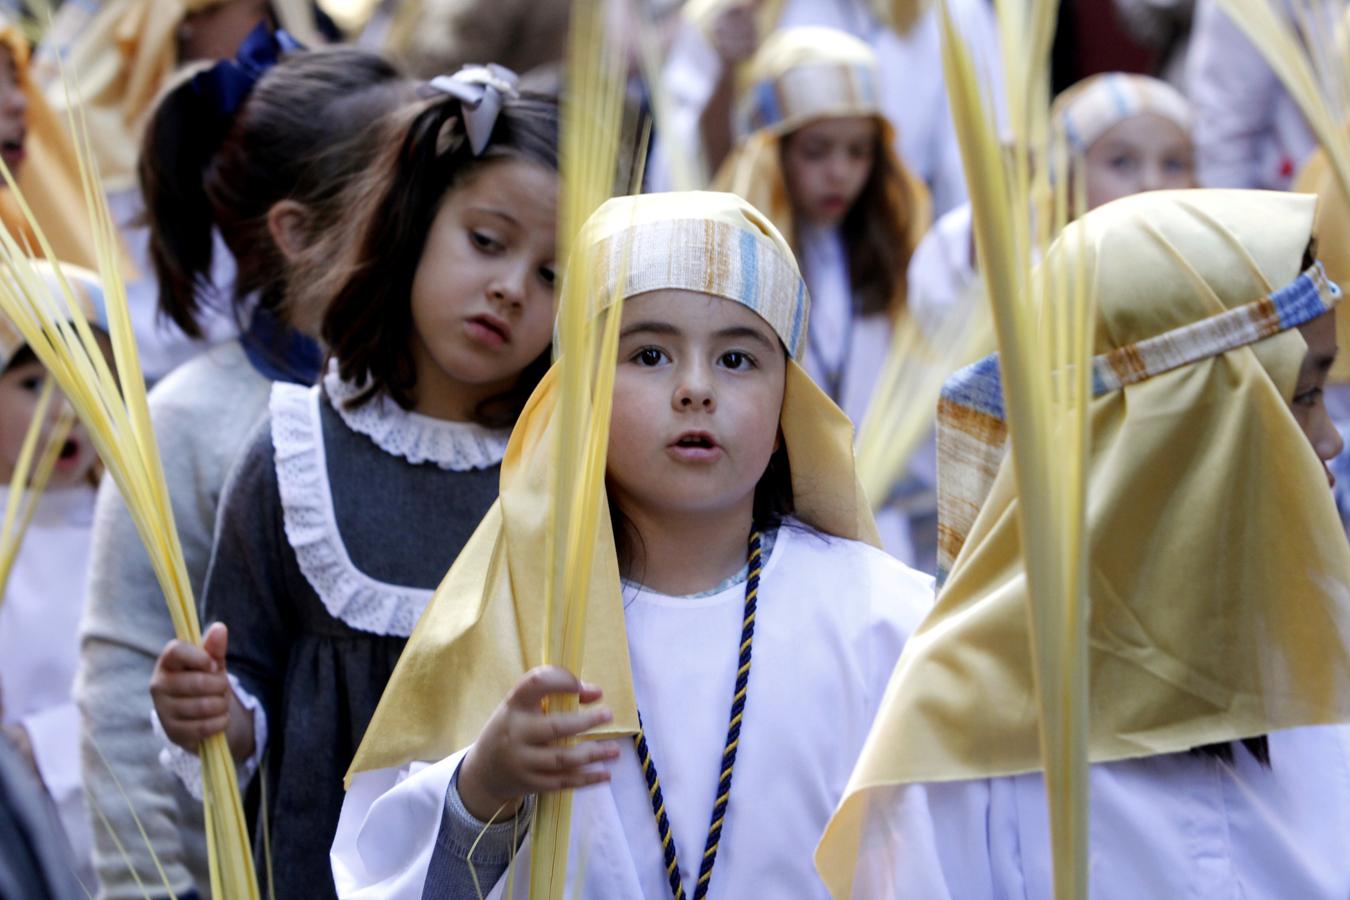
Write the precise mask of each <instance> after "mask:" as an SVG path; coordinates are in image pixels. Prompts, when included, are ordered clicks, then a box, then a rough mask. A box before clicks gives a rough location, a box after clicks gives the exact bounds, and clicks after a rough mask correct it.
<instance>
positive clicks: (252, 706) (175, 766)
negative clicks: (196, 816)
mask: <svg viewBox="0 0 1350 900" xmlns="http://www.w3.org/2000/svg"><path fill="white" fill-rule="evenodd" d="M228 677H229V679H230V687H231V688H232V689H233V690H234V695H235V696H236V697H238V698H239V703H240V704H241V705H242V706H243V707H244V709H246V710H248V711H249V713H250V714H252V716H253V752H252V753H251V754H249V757H248V759H245V760H244V761H242V762H240V763H237V764H236V765H235V770H234V771H235V776H236V777H237V778H238V779H239V789H240V790H241V791H242V790H244V789H245V788H246V787H247V786H248V783H249V781H250V780H251V779H252V778H253V774H254V773H255V772H257V771H258V764H259V763H261V762H262V755H263V751H264V750H266V749H267V712H266V711H265V710H264V709H263V705H262V702H261V701H260V700H258V698H257V697H254V696H253V695H252V694H250V693H249V692H248V691H246V690H244V688H243V686H242V685H240V684H239V679H237V678H235V677H234V676H233V675H229V676H228ZM150 723H151V725H152V727H153V728H154V730H155V735H156V736H157V737H158V738H159V740H160V743H162V744H163V745H164V746H163V748H162V749H161V750H160V751H159V763H160V765H162V766H163V767H164V768H166V769H168V770H169V771H170V772H172V773H173V774H174V775H175V776H176V777H177V778H178V780H179V781H180V782H182V784H183V787H184V788H186V789H187V792H188V793H189V794H191V795H192V796H193V798H195V799H197V800H201V799H202V794H203V791H202V761H201V759H200V757H198V756H197V754H196V753H193V752H191V751H190V750H184V749H183V748H182V747H180V746H178V745H177V744H175V743H174V742H173V741H171V740H169V736H168V735H167V734H165V732H164V726H163V724H161V723H160V721H159V714H158V713H156V712H155V711H154V710H153V709H152V710H151V711H150Z"/></svg>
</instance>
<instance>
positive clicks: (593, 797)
mask: <svg viewBox="0 0 1350 900" xmlns="http://www.w3.org/2000/svg"><path fill="white" fill-rule="evenodd" d="M744 596H745V585H744V584H743V583H742V584H737V585H734V586H732V587H730V588H728V589H726V590H724V591H721V592H719V593H717V594H713V595H711V596H707V597H699V598H675V597H666V596H662V595H659V594H653V593H650V592H646V591H636V592H635V591H629V592H627V594H626V597H625V601H626V608H625V617H626V622H627V631H628V644H629V652H630V654H631V657H632V662H633V684H634V688H635V689H636V692H637V698H638V704H639V707H640V709H641V711H642V716H643V723H644V727H645V730H646V734H647V739H648V744H649V746H650V748H651V752H652V758H653V760H654V761H655V764H656V767H657V770H658V772H659V774H660V779H661V783H662V788H663V792H664V795H665V800H666V809H667V812H668V815H669V817H670V822H671V827H672V832H673V834H674V838H675V843H676V846H677V847H678V850H679V858H680V866H681V871H682V873H683V876H684V883H685V886H686V891H687V892H692V888H693V885H694V879H695V878H696V876H697V871H698V863H699V860H700V857H701V856H702V853H703V846H704V841H705V839H706V836H707V833H708V825H709V818H710V815H711V812H712V807H713V802H714V797H715V793H716V791H715V789H716V787H717V782H718V767H719V763H720V760H721V754H722V748H723V745H724V743H725V741H726V732H727V720H728V714H729V710H730V707H731V696H732V691H733V685H734V680H735V673H736V669H737V661H738V644H739V637H740V633H741V622H742V614H743V606H744ZM931 598H932V582H931V580H930V579H928V578H927V577H925V576H922V575H919V574H918V573H916V572H914V571H912V570H909V569H906V568H905V567H904V566H902V565H900V564H899V563H898V562H896V561H895V560H893V559H891V558H890V557H888V556H886V555H885V554H883V553H881V552H879V551H877V550H875V549H873V548H871V547H867V546H865V545H863V544H859V543H856V542H851V541H842V540H838V539H834V538H827V537H824V536H821V535H820V534H819V533H817V532H813V531H809V530H805V529H801V528H799V527H786V528H784V529H783V530H781V531H780V532H779V534H778V540H777V542H776V544H775V546H774V548H773V553H772V555H771V556H770V558H769V560H768V562H767V563H766V564H765V567H764V572H763V574H762V576H761V581H760V591H759V603H758V614H757V617H756V626H755V637H754V647H753V658H752V664H751V672H750V681H749V694H748V700H747V703H746V708H745V718H744V722H743V726H742V730H741V743H740V746H739V749H738V755H737V758H736V763H735V772H734V775H733V781H732V788H731V800H730V803H729V807H728V812H727V819H726V822H725V824H724V827H723V832H722V839H721V843H720V848H719V850H718V856H717V864H716V867H715V869H714V874H713V877H712V886H711V890H710V893H709V896H710V897H713V898H731V897H781V896H794V897H822V898H823V897H826V896H828V895H827V894H826V891H825V887H824V885H823V884H822V883H821V882H820V880H819V878H818V877H817V876H816V874H815V871H814V868H813V867H812V862H811V854H812V851H813V849H814V847H815V845H816V842H817V841H818V840H819V838H820V835H821V833H822V832H823V830H824V827H825V823H826V822H827V821H828V819H829V817H830V814H831V813H832V812H833V811H834V807H835V804H836V803H837V802H838V800H839V797H840V796H841V794H842V792H843V789H844V785H845V784H846V782H847V780H848V776H849V773H850V772H851V770H852V768H853V764H854V762H855V761H856V758H857V756H858V753H859V752H860V751H861V748H862V743H863V741H864V740H865V739H866V736H867V732H868V730H869V728H870V726H871V723H872V719H873V716H874V715H875V713H876V709H877V706H878V704H879V703H880V701H881V696H882V692H883V691H884V690H885V687H886V683H887V681H888V680H889V676H890V672H891V669H892V668H893V666H894V663H895V660H896V659H897V657H898V656H899V653H900V649H901V647H902V646H903V644H904V641H905V639H906V638H907V637H908V635H909V634H910V633H911V632H912V631H913V629H914V627H915V626H916V625H917V624H918V622H919V620H920V618H921V617H922V615H923V614H924V613H925V612H926V610H927V609H928V607H929V605H930V604H931ZM620 747H621V756H620V758H619V759H618V760H617V761H616V762H615V763H613V764H612V765H611V773H612V781H611V782H610V783H609V784H605V785H598V786H596V787H592V788H587V789H584V790H579V791H577V792H576V793H575V794H574V796H573V805H572V832H571V836H572V842H571V849H570V863H569V866H570V872H571V873H572V874H573V875H575V873H578V872H582V873H583V874H584V879H585V881H584V885H583V886H582V888H581V889H580V891H579V892H577V893H574V894H572V896H576V897H585V898H595V900H600V898H614V897H625V898H641V897H646V898H652V900H665V898H667V897H669V895H670V885H669V882H668V881H667V880H666V877H665V866H664V863H663V861H662V855H661V846H660V842H659V840H658V837H657V828H656V822H655V818H654V816H653V813H652V808H651V801H650V800H649V798H648V794H647V787H646V783H645V781H644V780H643V776H642V772H641V771H640V769H639V767H638V763H637V757H636V753H635V752H634V750H633V747H632V743H631V741H628V740H626V739H624V740H621V741H620ZM461 758H462V753H460V754H455V755H454V756H451V757H449V758H447V759H445V760H442V761H441V762H439V763H437V764H435V765H432V766H429V767H425V768H422V769H421V770H420V771H417V772H416V773H415V774H413V775H411V777H405V774H406V773H401V772H394V771H391V770H382V771H378V772H368V773H363V774H361V775H358V776H357V777H356V779H355V781H354V782H353V785H352V789H351V791H350V792H349V793H348V795H347V800H346V803H345V804H344V806H343V810H342V819H341V821H340V823H339V825H338V832H337V839H336V841H335V843H334V846H333V870H334V877H335V879H336V883H337V885H338V893H339V895H340V896H343V897H371V898H373V897H380V898H403V897H406V898H417V897H421V894H422V888H423V882H424V880H425V878H426V871H427V866H428V864H429V863H430V860H431V853H432V848H433V846H434V843H435V839H436V833H437V829H438V826H439V823H440V820H441V812H442V808H443V806H444V803H445V796H446V790H447V787H448V786H449V784H450V779H451V776H452V775H453V774H454V771H455V769H456V768H457V767H458V765H459V760H460V759H461ZM400 779H402V780H400ZM528 844H529V842H528V839H527V841H526V846H524V847H522V848H521V850H520V852H519V854H518V855H517V860H516V869H515V891H516V894H517V895H518V896H519V897H525V896H526V895H527V894H528V889H529V888H528V885H529V878H528V871H527V870H528V862H527V861H528V859H529V845H528ZM505 880H506V879H503V882H505ZM486 887H487V886H486V885H484V888H486ZM504 890H505V885H504V883H503V884H498V885H497V887H496V889H495V890H494V891H493V893H492V894H491V895H490V896H493V897H500V896H502V892H503V891H504Z"/></svg>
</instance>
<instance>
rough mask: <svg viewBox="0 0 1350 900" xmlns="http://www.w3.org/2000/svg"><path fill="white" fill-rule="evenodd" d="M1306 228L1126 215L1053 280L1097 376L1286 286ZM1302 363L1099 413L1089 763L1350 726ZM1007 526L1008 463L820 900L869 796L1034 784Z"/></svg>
mask: <svg viewBox="0 0 1350 900" xmlns="http://www.w3.org/2000/svg"><path fill="white" fill-rule="evenodd" d="M1314 206H1315V200H1314V198H1312V197H1308V196H1302V195H1295V194H1278V193H1259V192H1242V191H1207V192H1206V191H1183V192H1155V193H1147V194H1140V195H1137V196H1134V197H1129V198H1126V199H1124V200H1120V201H1117V202H1115V203H1111V204H1107V205H1106V206H1103V207H1101V208H1100V209H1098V210H1096V211H1094V212H1092V213H1089V214H1088V215H1086V216H1084V217H1083V218H1081V219H1079V220H1078V221H1077V222H1075V223H1074V224H1072V225H1070V226H1069V228H1068V229H1067V230H1066V233H1065V235H1064V236H1063V237H1061V239H1060V240H1059V241H1058V242H1057V243H1056V244H1055V245H1054V246H1053V247H1052V248H1051V250H1050V253H1049V256H1048V257H1047V263H1049V262H1051V261H1052V260H1055V261H1057V260H1059V259H1062V258H1063V257H1065V256H1066V255H1070V254H1075V252H1076V250H1077V249H1078V248H1080V247H1081V248H1082V250H1083V252H1084V254H1085V258H1084V259H1083V260H1082V262H1083V264H1084V265H1085V266H1086V271H1087V273H1088V278H1089V285H1090V287H1091V289H1092V290H1093V292H1094V294H1095V296H1096V299H1097V303H1098V306H1099V321H1098V324H1097V329H1096V337H1095V349H1096V352H1098V353H1107V352H1110V351H1112V350H1118V349H1119V348H1126V347H1130V346H1132V345H1136V344H1138V343H1140V342H1141V341H1144V340H1146V339H1148V338H1152V337H1155V336H1158V335H1161V334H1163V333H1165V332H1169V331H1172V330H1173V329H1177V328H1181V327H1182V326H1186V325H1188V324H1191V323H1195V322H1198V321H1201V320H1204V319H1207V318H1210V317H1213V316H1215V315H1216V314H1219V313H1223V312H1224V311H1225V310H1227V309H1232V308H1236V307H1240V306H1243V305H1245V304H1249V303H1252V302H1253V301H1256V300H1259V299H1260V298H1261V297H1263V296H1264V295H1267V294H1269V293H1270V292H1271V291H1272V290H1274V289H1276V288H1280V287H1282V286H1284V285H1286V284H1288V283H1289V282H1291V281H1293V280H1294V279H1295V277H1296V276H1297V275H1298V274H1299V267H1300V262H1301V259H1302V256H1303V252H1304V248H1305V246H1306V245H1307V243H1308V239H1309V236H1310V234H1311V233H1312V228H1313V215H1314ZM1080 242H1081V243H1080ZM1069 265H1070V266H1072V265H1073V263H1069ZM1305 350H1306V345H1305V344H1304V342H1303V340H1302V337H1301V336H1300V335H1299V333H1298V332H1297V331H1296V330H1293V329H1288V330H1284V331H1281V332H1280V333H1278V334H1276V335H1275V336H1273V337H1268V338H1266V339H1264V340H1260V341H1258V342H1257V343H1254V344H1251V345H1248V346H1243V347H1239V348H1238V349H1235V350H1232V351H1230V352H1227V353H1224V354H1222V355H1218V356H1212V357H1209V358H1205V359H1203V360H1201V361H1199V362H1195V363H1192V364H1189V365H1183V366H1180V367H1178V368H1174V369H1171V370H1169V371H1166V372H1163V373H1161V374H1157V375H1154V376H1153V377H1150V378H1147V379H1145V380H1142V381H1139V382H1137V383H1134V384H1128V385H1126V386H1125V387H1124V388H1122V389H1120V390H1114V391H1109V392H1107V393H1104V394H1101V395H1100V396H1098V397H1097V398H1096V399H1095V400H1093V401H1092V403H1091V407H1090V416H1091V439H1092V448H1091V453H1090V458H1089V469H1088V476H1087V477H1088V512H1087V517H1088V534H1089V538H1088V540H1089V547H1090V553H1091V560H1090V564H1089V566H1088V569H1089V573H1088V591H1089V596H1090V598H1091V621H1090V623H1089V640H1090V642H1091V646H1090V649H1089V667H1090V672H1091V699H1090V708H1091V711H1092V714H1091V719H1092V721H1091V732H1090V744H1089V748H1090V757H1091V759H1092V761H1094V762H1104V761H1110V760H1118V759H1126V758H1132V757H1142V756H1149V755H1155V754H1161V753H1169V752H1175V751H1182V750H1186V749H1189V748H1191V747H1195V746H1199V745H1203V744H1207V743H1212V742H1219V741H1229V740H1234V739H1238V738H1244V737H1250V736H1254V735H1260V734H1265V733H1267V732H1270V731H1274V730H1279V729H1284V728H1292V727H1297V726H1303V725H1312V724H1319V723H1331V722H1344V721H1350V650H1347V641H1350V589H1348V588H1347V581H1350V547H1348V546H1347V544H1346V541H1345V537H1344V533H1343V532H1342V531H1341V529H1340V523H1339V519H1338V517H1337V515H1336V510H1335V507H1334V505H1333V503H1332V499H1331V494H1330V491H1329V490H1328V489H1327V482H1326V475H1325V473H1324V471H1323V466H1322V464H1321V463H1320V461H1319V460H1318V459H1317V458H1316V455H1315V454H1314V453H1313V450H1312V448H1311V447H1310V446H1309V443H1308V441H1307V439H1306V438H1305V437H1304V435H1303V434H1302V432H1301V431H1300V429H1299V427H1298V425H1297V423H1296V422H1295V420H1294V418H1293V415H1292V414H1291V413H1290V411H1289V407H1288V402H1289V400H1290V398H1291V396H1292V393H1293V389H1294V384H1295V381H1296V378H1297V374H1298V370H1299V366H1300V364H1301V362H1302V358H1303V355H1304V353H1305ZM957 463H958V467H959V463H960V461H959V460H958V461H957ZM1016 504H1017V496H1016V488H1015V484H1014V479H1013V474H1012V471H1011V466H1010V465H1009V461H1008V460H1006V459H1005V461H1004V463H1003V465H1002V466H1001V467H1000V468H999V470H998V472H997V475H996V476H995V478H994V481H993V484H992V485H991V487H990V490H989V494H988V498H987V500H986V501H985V503H984V504H983V506H982V507H981V508H980V510H979V513H978V515H977V517H976V519H975V522H974V526H973V528H972V529H971V532H970V534H969V537H968V539H967V540H966V541H965V543H964V545H963V546H962V547H961V548H960V553H959V556H958V557H957V559H956V564H955V566H954V568H953V570H952V572H951V574H950V576H949V578H948V580H947V582H946V583H945V585H944V587H943V589H942V592H941V594H940V595H939V597H938V602H937V606H936V607H935V608H934V610H933V612H932V613H931V614H930V616H929V617H928V619H927V620H926V621H925V622H924V624H923V625H922V626H921V628H920V629H919V631H918V633H916V634H915V636H914V637H913V638H911V640H910V643H909V644H908V645H907V646H906V650H905V654H904V656H903V657H902V659H901V661H900V663H899V665H898V666H897V668H896V671H895V674H894V675H893V676H892V679H891V684H890V686H889V687H888V689H887V694H886V699H885V701H884V702H883V705H882V710H881V712H880V714H879V716H878V718H877V721H876V724H875V725H874V728H873V732H872V734H871V736H870V738H869V740H868V744H867V747H866V749H865V750H864V753H863V756H862V758H861V760H860V761H859V764H858V767H857V768H856V769H855V771H854V774H853V777H852V779H851V781H850V784H849V788H848V790H847V792H846V795H845V798H844V800H843V802H842V804H841V807H840V809H839V811H838V812H837V813H836V815H835V818H834V820H833V821H832V823H831V826H830V829H829V831H827V833H826V836H825V839H824V840H823V842H822V845H821V847H820V849H819V851H818V853H817V864H818V866H819V867H820V869H821V871H822V872H823V873H824V875H825V877H826V879H827V882H828V883H829V884H830V885H831V888H832V889H833V890H834V891H835V894H836V896H846V895H847V894H848V886H849V883H850V881H851V878H852V875H853V865H854V862H855V861H856V860H857V859H858V851H859V846H860V842H861V841H864V840H865V837H864V836H863V835H862V834H861V829H862V823H863V822H864V821H865V820H866V818H867V805H868V801H869V790H871V789H874V788H882V787H886V786H892V785H898V784H903V783H913V782H927V781H942V780H950V779H964V778H981V777H990V776H1001V775H1011V774H1015V773H1020V772H1029V771H1034V770H1036V769H1038V768H1039V766H1040V749H1039V740H1038V732H1037V721H1038V717H1037V703H1036V699H1035V694H1034V686H1033V681H1032V679H1033V674H1032V672H1033V669H1032V661H1031V655H1030V647H1029V632H1028V626H1027V618H1026V617H1027V598H1026V596H1025V579H1024V573H1023V569H1022V559H1021V553H1020V546H1019V539H1018V527H1017V522H1016V512H1017V509H1016ZM884 795H885V792H880V793H878V795H877V796H878V797H880V796H884Z"/></svg>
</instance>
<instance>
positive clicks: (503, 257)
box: [411, 160, 558, 418]
mask: <svg viewBox="0 0 1350 900" xmlns="http://www.w3.org/2000/svg"><path fill="white" fill-rule="evenodd" d="M557 197H558V176H557V174H556V173H555V172H553V171H552V170H550V169H546V168H544V167H543V166H540V165H537V164H535V163H530V162H524V161H520V160H503V161H501V162H496V163H492V164H489V165H487V166H485V167H483V168H481V169H479V170H478V172H477V173H476V174H475V175H474V176H472V177H471V178H470V179H469V180H468V181H466V182H464V183H462V184H460V185H459V186H458V187H457V188H455V189H454V190H452V191H450V192H449V193H447V194H446V196H445V199H444V200H443V201H442V203H441V208H440V211H439V212H438V213H437V214H436V218H435V219H434V220H433V222H432V225H431V229H430V230H429V231H428V232H427V240H426V244H425V246H424V247H423V249H422V257H421V260H420V261H419V262H418V264H417V272H416V274H415V275H414V276H413V285H412V300H411V303H412V320H413V335H412V355H413V363H414V366H415V367H416V373H417V391H416V393H417V408H418V411H419V412H424V413H427V414H429V415H438V416H440V417H442V418H447V417H448V418H462V417H464V415H465V414H466V413H467V412H471V411H472V408H473V406H475V405H476V404H477V403H478V402H480V401H482V400H484V399H487V398H489V397H492V396H494V395H496V394H499V393H501V392H503V391H506V390H509V389H510V388H511V386H512V385H514V384H515V381H516V378H517V377H518V376H519V375H520V372H521V371H522V370H523V369H525V368H526V367H527V366H528V365H529V364H530V363H531V362H533V361H534V360H535V359H536V358H537V357H538V356H539V355H540V354H541V353H543V352H544V350H545V349H546V348H547V347H548V345H549V341H550V340H552V336H553V300H554V290H553V281H554V254H555V252H556V250H555V231H556V227H555V221H556V218H557ZM452 398H459V400H462V401H466V402H468V405H469V408H468V410H464V409H459V410H454V409H448V408H447V406H448V405H453V404H455V403H457V402H459V401H457V400H455V399H452Z"/></svg>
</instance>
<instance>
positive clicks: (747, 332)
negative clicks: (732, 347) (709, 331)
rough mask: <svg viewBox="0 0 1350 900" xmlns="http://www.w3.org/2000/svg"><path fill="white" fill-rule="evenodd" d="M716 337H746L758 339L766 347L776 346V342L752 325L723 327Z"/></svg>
mask: <svg viewBox="0 0 1350 900" xmlns="http://www.w3.org/2000/svg"><path fill="white" fill-rule="evenodd" d="M716 337H719V338H745V339H749V340H753V341H758V342H759V343H760V344H762V345H763V346H765V347H769V348H772V347H773V346H774V342H773V341H770V340H769V339H768V338H766V337H765V336H764V335H763V334H762V333H760V332H759V331H758V330H756V329H754V328H751V327H749V326H748V325H735V326H733V327H731V328H723V329H722V330H720V331H718V332H717V334H716Z"/></svg>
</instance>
